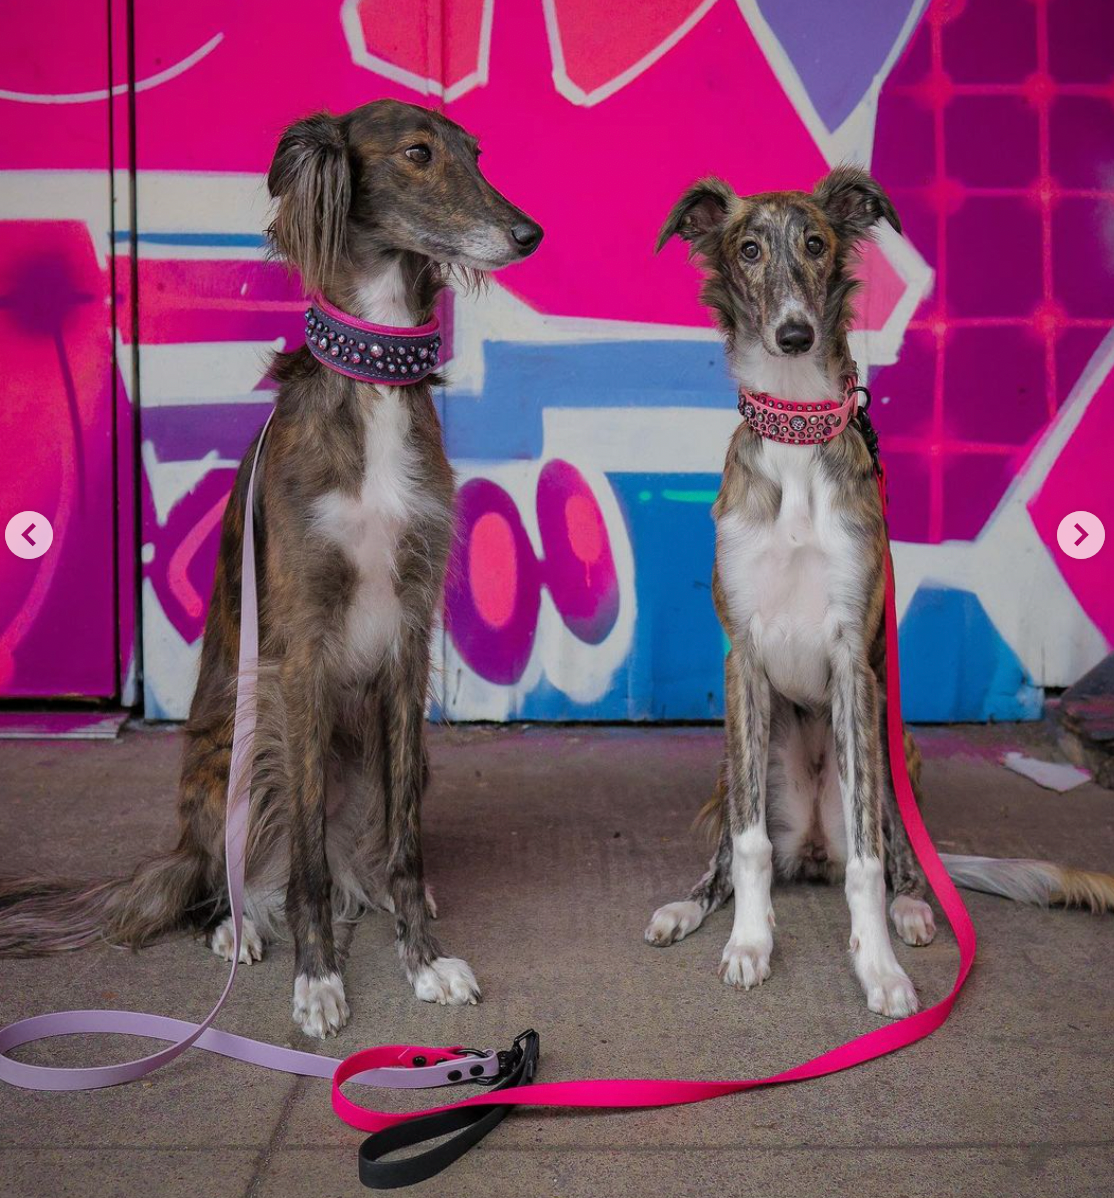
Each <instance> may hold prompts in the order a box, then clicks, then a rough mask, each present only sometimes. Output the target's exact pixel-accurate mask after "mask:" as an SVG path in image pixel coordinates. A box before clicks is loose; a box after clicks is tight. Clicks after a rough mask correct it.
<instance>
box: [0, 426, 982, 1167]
mask: <svg viewBox="0 0 1114 1198" xmlns="http://www.w3.org/2000/svg"><path fill="white" fill-rule="evenodd" d="M269 424H270V419H269V418H268V422H267V424H265V425H264V427H263V431H262V432H261V433H260V436H259V440H258V442H257V444H256V451H255V458H254V460H253V462H252V470H251V476H250V479H249V483H248V491H247V500H246V508H245V512H244V538H243V569H242V578H243V581H242V584H241V586H242V590H241V604H240V607H241V614H240V654H239V681H238V687H237V704H236V721H235V729H234V735H233V742H232V760H231V767H230V770H229V782H228V810H227V821H226V828H225V859H226V871H227V880H228V896H229V905H230V907H231V914H232V922H233V927H234V931H235V936H234V944H233V958H232V967H231V970H230V971H229V975H228V981H227V983H226V984H225V987H224V991H223V992H222V994H221V996H220V998H219V999H218V1001H217V1003H216V1005H215V1006H214V1007H213V1009H212V1010H211V1011H210V1012H209V1014H208V1015H207V1016H206V1017H205V1018H204V1019H203V1020H202V1021H201V1022H200V1023H197V1024H192V1023H187V1022H185V1021H183V1020H179V1019H171V1018H169V1017H166V1016H160V1015H149V1014H145V1013H142V1012H135V1011H60V1012H56V1013H54V1014H50V1015H38V1016H34V1017H32V1018H30V1019H23V1020H20V1021H18V1022H17V1023H12V1024H9V1025H8V1026H7V1027H5V1028H2V1029H0V1081H4V1082H7V1083H9V1084H10V1085H15V1086H21V1087H24V1088H25V1089H30V1090H94V1089H100V1088H101V1087H104V1086H114V1085H119V1084H120V1083H122V1082H130V1081H135V1080H136V1079H137V1078H141V1077H144V1076H146V1075H147V1074H149V1073H151V1072H153V1071H154V1070H156V1069H158V1068H160V1067H161V1066H163V1065H165V1064H167V1063H168V1062H170V1061H172V1060H174V1058H175V1057H177V1056H180V1055H181V1054H182V1053H183V1052H185V1050H186V1049H187V1048H190V1047H197V1048H203V1049H205V1050H207V1051H209V1052H216V1053H220V1054H222V1055H224V1056H229V1057H233V1058H235V1059H237V1060H241V1061H247V1062H249V1063H251V1064H256V1065H262V1066H265V1067H266V1068H269V1069H279V1070H284V1071H286V1072H289V1073H297V1074H302V1075H304V1076H308V1077H332V1079H333V1089H332V1102H333V1110H334V1111H335V1112H336V1114H337V1115H338V1116H339V1117H340V1118H341V1119H343V1120H344V1122H346V1123H348V1124H350V1125H351V1126H352V1127H356V1128H359V1129H361V1130H363V1131H369V1132H374V1133H378V1134H376V1135H373V1136H372V1137H371V1139H370V1140H369V1141H368V1142H367V1143H365V1145H364V1148H363V1149H362V1150H361V1158H360V1174H361V1178H362V1180H364V1182H365V1183H366V1184H368V1185H372V1186H376V1187H382V1188H391V1187H394V1186H399V1185H406V1184H409V1183H410V1182H411V1181H416V1180H421V1179H422V1178H425V1177H429V1176H432V1175H433V1174H434V1173H436V1172H439V1171H440V1169H442V1168H444V1167H445V1165H447V1164H449V1163H451V1161H452V1160H454V1159H456V1157H457V1156H459V1155H460V1154H461V1153H462V1152H464V1151H466V1150H467V1148H469V1147H471V1145H472V1144H473V1143H475V1142H477V1141H478V1140H479V1139H480V1138H482V1136H483V1135H485V1134H486V1133H487V1131H490V1130H491V1127H492V1126H494V1125H495V1123H497V1122H498V1121H499V1119H501V1118H502V1116H503V1115H504V1114H505V1113H506V1112H507V1110H509V1109H510V1107H512V1106H516V1105H521V1106H565V1107H612V1108H617V1107H654V1106H677V1105H681V1104H684V1103H691V1102H703V1101H704V1100H705V1099H709V1098H719V1097H721V1096H723V1095H726V1094H735V1093H737V1092H739V1091H740V1090H750V1089H754V1088H755V1087H758V1086H772V1085H780V1084H782V1083H784V1082H796V1081H805V1080H807V1079H809V1078H814V1077H823V1076H824V1075H825V1074H829V1073H838V1072H840V1071H841V1070H843V1069H850V1068H852V1067H853V1066H855V1065H860V1064H862V1063H863V1062H864V1061H870V1060H874V1059H875V1058H876V1057H881V1056H885V1055H886V1054H887V1053H890V1052H895V1051H896V1050H897V1049H899V1048H904V1047H905V1046H906V1045H908V1044H913V1043H915V1042H916V1041H917V1040H922V1039H923V1038H924V1037H925V1036H927V1035H929V1034H930V1033H932V1032H934V1031H935V1030H936V1029H937V1028H938V1027H939V1026H940V1025H941V1024H942V1023H943V1022H944V1021H945V1020H946V1019H947V1017H948V1015H949V1014H950V1013H951V1009H952V1006H953V1005H954V1003H955V1000H956V997H957V996H958V994H959V991H960V989H961V988H962V986H963V983H964V982H965V981H966V980H967V976H968V974H969V973H970V971H971V966H972V964H973V962H974V959H975V930H974V927H973V926H972V923H971V917H970V916H969V915H968V913H967V909H966V907H965V906H964V905H963V901H962V900H961V899H960V897H959V894H958V892H957V891H956V889H955V886H954V885H953V884H952V881H951V879H950V878H949V877H948V875H947V872H946V871H945V869H944V866H943V864H942V863H941V861H940V858H939V857H938V856H937V854H936V849H935V848H934V847H933V844H932V841H931V839H930V838H929V835H928V832H927V831H926V829H925V826H924V823H923V821H922V820H921V815H920V811H919V809H918V807H917V801H916V798H915V796H914V794H913V789H912V786H911V785H910V782H909V777H908V773H907V772H906V769H905V745H904V731H903V725H902V719H901V702H900V678H899V674H898V639H897V611H896V607H895V601H894V584H893V566H892V563H891V561H890V558H889V556H888V555H887V557H886V613H885V619H886V653H887V678H886V688H887V700H888V701H887V717H888V727H887V734H888V737H889V747H890V762H891V768H892V772H893V782H894V790H895V792H896V795H897V803H898V807H899V809H900V811H901V816H902V819H903V820H904V821H905V828H906V831H907V832H908V834H909V839H910V841H911V843H912V845H913V849H914V851H915V852H916V855H917V859H918V860H919V861H920V864H921V867H922V869H923V870H924V872H925V875H926V877H927V878H928V881H929V884H930V885H931V887H932V889H933V892H934V893H935V895H936V898H937V900H938V901H939V903H940V906H941V907H942V908H943V910H944V914H945V915H946V916H947V919H948V922H949V923H950V924H951V926H952V930H953V931H954V933H955V937H956V940H957V942H958V944H959V955H960V963H959V971H958V973H957V975H956V979H955V984H954V986H953V987H952V990H951V992H950V993H949V994H948V996H947V997H946V998H944V999H942V1000H941V1001H940V1002H938V1003H936V1004H935V1005H934V1006H931V1007H929V1008H928V1009H927V1010H924V1011H919V1012H918V1013H917V1014H915V1015H910V1016H908V1017H907V1018H905V1019H901V1020H899V1021H897V1022H896V1023H891V1024H888V1025H887V1026H885V1027H881V1028H878V1029H877V1030H876V1031H873V1032H869V1033H868V1034H866V1035H864V1036H859V1037H857V1038H856V1039H854V1040H851V1041H849V1042H848V1043H847V1044H843V1045H841V1046H840V1047H839V1048H834V1049H832V1050H830V1051H829V1052H825V1053H822V1054H821V1055H820V1056H818V1057H814V1058H813V1059H812V1060H810V1061H806V1062H804V1063H803V1064H801V1065H796V1066H794V1067H793V1068H792V1069H787V1070H785V1071H783V1072H781V1073H776V1074H773V1075H771V1076H770V1077H764V1078H750V1079H744V1080H740V1081H668V1080H660V1079H654V1078H647V1079H628V1078H606V1079H598V1080H589V1081H565V1082H546V1083H543V1084H539V1085H534V1084H530V1083H531V1081H532V1077H533V1072H534V1068H535V1065H536V1059H537V1057H536V1053H537V1036H536V1034H535V1033H524V1034H523V1036H522V1037H519V1039H518V1040H516V1042H515V1048H514V1049H513V1050H512V1051H511V1052H508V1053H495V1052H493V1051H484V1052H474V1051H470V1050H466V1049H463V1048H460V1047H453V1048H439V1047H423V1046H421V1045H402V1044H395V1045H381V1046H379V1047H377V1048H369V1049H365V1050H363V1051H362V1052H357V1053H354V1054H353V1055H352V1056H350V1057H348V1058H347V1059H345V1060H343V1061H337V1060H335V1059H333V1058H330V1057H323V1056H317V1055H315V1054H313V1053H307V1052H298V1051H296V1050H294V1049H288V1048H280V1047H278V1046H276V1045H272V1044H266V1043H263V1042H261V1041H258V1040H252V1039H249V1038H248V1037H246V1036H234V1035H231V1034H229V1033H227V1032H222V1031H219V1030H218V1029H216V1028H214V1027H212V1024H213V1022H214V1020H215V1019H216V1017H217V1015H218V1014H219V1012H220V1010H221V1008H222V1007H223V1005H224V1003H225V1001H226V1000H227V998H228V996H229V994H230V993H231V992H232V987H233V984H234V982H235V980H236V969H237V963H238V961H239V956H240V942H241V937H242V926H243V905H244V867H245V862H244V846H245V843H246V838H247V830H248V811H249V795H250V785H251V764H252V761H253V757H254V746H255V724H256V692H255V669H256V663H257V659H258V656H259V623H258V606H257V595H256V573H255V537H254V511H253V506H254V493H255V473H256V469H257V468H258V465H259V459H260V453H261V449H262V445H263V439H264V437H265V435H266V431H267V427H268V425H269ZM878 489H879V494H880V496H881V501H882V510H883V514H885V510H886V489H885V477H884V474H883V473H882V472H879V476H878ZM91 1032H92V1033H96V1032H116V1033H120V1032H123V1033H126V1034H129V1035H135V1036H147V1037H149V1038H153V1039H161V1040H166V1041H168V1042H169V1043H168V1046H167V1047H166V1048H163V1049H161V1050H159V1051H158V1052H155V1053H152V1054H150V1055H148V1056H145V1057H141V1058H139V1059H137V1060H133V1061H124V1062H120V1063H118V1064H113V1065H99V1066H94V1067H89V1068H74V1069H63V1068H57V1067H48V1066H42V1065H30V1064H26V1063H23V1062H20V1061H15V1060H13V1059H12V1058H11V1057H10V1056H8V1055H7V1054H8V1053H9V1052H10V1050H11V1049H13V1048H16V1047H18V1046H20V1045H23V1044H29V1043H32V1042H33V1041H36V1040H43V1039H47V1038H50V1037H52V1036H64V1035H74V1034H78V1033H91ZM348 1081H355V1082H357V1083H359V1084H365V1085H379V1086H386V1087H396V1088H397V1087H405V1088H416V1087H426V1086H438V1085H445V1084H453V1083H456V1082H461V1081H478V1082H481V1083H484V1082H486V1083H488V1084H492V1083H494V1084H493V1087H492V1089H491V1090H489V1091H487V1092H485V1093H480V1094H477V1095H475V1096H473V1097H471V1098H468V1099H465V1100H464V1101H462V1102H458V1103H450V1104H447V1105H445V1106H440V1107H433V1108H431V1109H429V1110H426V1111H414V1112H411V1113H407V1114H392V1113H388V1112H386V1111H376V1110H371V1109H369V1108H367V1107H364V1106H360V1105H359V1104H357V1103H355V1102H353V1101H352V1100H351V1099H349V1098H348V1097H347V1096H346V1095H345V1094H344V1093H343V1092H342V1090H341V1087H342V1085H344V1083H345V1082H348ZM519 1082H521V1083H524V1084H508V1083H519ZM485 1107H487V1108H494V1109H492V1110H490V1111H488V1112H484V1111H483V1110H482V1109H476V1108H485ZM422 1125H425V1129H428V1130H427V1132H426V1134H421V1133H420V1132H419V1131H418V1128H419V1127H422ZM449 1131H455V1132H457V1133H458V1134H457V1136H456V1137H455V1140H456V1141H457V1143H455V1144H445V1145H443V1146H441V1147H439V1148H436V1149H432V1150H429V1151H427V1152H425V1153H424V1154H421V1157H422V1160H423V1163H422V1164H421V1165H420V1166H419V1164H418V1159H417V1158H411V1159H410V1160H408V1161H399V1162H394V1163H391V1162H383V1161H380V1160H379V1157H381V1156H382V1155H383V1154H384V1153H386V1152H390V1151H392V1150H393V1149H395V1148H397V1147H401V1146H404V1145H407V1144H414V1143H419V1142H421V1141H422V1140H424V1139H427V1138H431V1137H433V1136H442V1135H444V1134H446V1133H447V1132H449ZM411 1162H413V1163H411Z"/></svg>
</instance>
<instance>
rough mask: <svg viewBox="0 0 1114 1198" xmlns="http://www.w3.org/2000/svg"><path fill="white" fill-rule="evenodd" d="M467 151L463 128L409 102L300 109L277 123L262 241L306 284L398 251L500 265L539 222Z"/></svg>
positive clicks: (339, 276) (335, 277) (471, 143)
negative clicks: (336, 112)
mask: <svg viewBox="0 0 1114 1198" xmlns="http://www.w3.org/2000/svg"><path fill="white" fill-rule="evenodd" d="M478 159H479V146H478V144H477V142H476V139H475V138H474V137H473V136H472V135H471V134H470V133H468V132H466V131H465V130H464V129H462V128H461V127H460V126H459V125H456V124H454V123H453V122H452V121H450V120H448V119H447V118H446V117H443V116H442V115H441V114H440V113H437V112H431V111H430V110H429V109H426V108H418V107H417V106H416V105H413V104H402V103H400V102H398V101H396V100H377V101H375V102H374V103H372V104H365V105H364V106H363V107H362V108H357V109H355V110H354V111H352V112H349V113H346V114H345V115H343V116H332V115H330V114H329V113H317V114H315V115H313V116H309V117H306V118H305V119H304V120H300V121H297V122H295V123H294V124H293V125H291V126H290V128H289V129H287V130H286V132H285V133H284V134H283V136H282V139H281V141H280V142H279V145H278V149H277V150H276V151H275V157H274V161H273V162H272V163H271V170H270V173H269V174H268V176H267V186H268V188H269V189H270V192H271V195H272V197H274V198H275V199H276V200H277V201H278V206H277V209H276V212H275V218H274V222H273V224H272V225H271V227H270V229H269V230H268V234H269V236H270V239H271V242H272V244H273V245H274V247H275V248H276V249H277V251H278V252H279V253H280V254H281V255H282V256H283V257H284V258H286V259H287V261H288V262H290V263H291V264H292V265H294V266H296V267H297V268H298V270H299V271H300V272H301V275H302V278H303V279H304V281H305V284H306V288H307V290H309V291H311V292H321V291H327V290H328V289H330V288H331V287H333V286H335V285H337V284H338V282H341V281H348V280H351V279H352V278H354V277H358V276H360V275H361V274H363V273H365V272H366V271H367V270H369V269H372V268H374V267H376V266H378V265H379V264H381V262H382V260H383V258H384V257H386V256H390V255H397V254H404V253H412V254H418V255H421V256H422V257H424V258H428V259H432V260H433V261H434V262H438V263H443V264H446V265H457V266H464V267H469V268H471V269H473V270H480V271H487V270H496V269H498V268H499V267H501V266H506V265H507V264H508V263H511V262H515V261H517V260H518V259H520V258H525V257H527V256H528V255H529V254H532V253H533V252H534V250H535V249H537V247H538V244H539V242H540V241H541V239H542V230H541V227H540V226H539V225H538V224H536V223H535V222H534V221H532V220H531V219H530V218H529V217H528V216H527V215H526V214H525V213H524V212H523V211H522V210H521V209H520V208H516V207H515V206H514V205H513V204H511V203H510V202H509V201H508V200H506V199H504V198H503V196H501V195H500V194H499V192H497V191H496V190H495V188H494V187H492V186H491V184H490V183H488V182H487V180H486V179H485V178H484V177H483V175H482V173H481V172H480V168H479V162H478Z"/></svg>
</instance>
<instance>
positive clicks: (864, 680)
mask: <svg viewBox="0 0 1114 1198" xmlns="http://www.w3.org/2000/svg"><path fill="white" fill-rule="evenodd" d="M833 642H834V647H833V652H832V662H831V668H832V678H831V688H832V730H833V733H834V740H835V750H836V765H837V768H838V769H839V785H840V795H841V798H842V803H843V818H844V823H845V826H846V829H847V880H846V889H847V905H848V907H849V908H850V911H851V942H850V948H851V958H852V960H853V962H854V965H855V973H856V974H857V975H858V978H859V981H860V983H861V984H862V987H863V990H864V991H865V992H866V1001H867V1006H868V1007H870V1009H871V1010H872V1011H875V1012H877V1013H878V1014H879V1015H889V1016H891V1017H893V1018H899V1017H901V1016H903V1015H911V1014H912V1013H913V1012H914V1011H915V1010H916V1009H917V994H916V991H915V990H914V989H913V983H912V982H910V980H909V978H908V976H907V975H906V973H905V971H904V970H903V969H902V968H901V966H900V965H899V964H898V963H897V958H896V957H895V956H894V950H893V945H892V944H891V943H890V933H889V927H888V926H887V923H886V876H885V869H884V866H883V862H882V744H881V738H880V736H879V726H878V680H877V679H876V678H875V676H874V672H873V671H872V670H871V669H870V666H869V664H868V662H867V660H866V654H865V653H864V652H863V651H862V647H861V646H860V645H858V644H856V643H855V640H854V638H853V637H851V636H850V635H848V634H846V633H844V632H842V631H837V633H836V635H835V637H834V638H833Z"/></svg>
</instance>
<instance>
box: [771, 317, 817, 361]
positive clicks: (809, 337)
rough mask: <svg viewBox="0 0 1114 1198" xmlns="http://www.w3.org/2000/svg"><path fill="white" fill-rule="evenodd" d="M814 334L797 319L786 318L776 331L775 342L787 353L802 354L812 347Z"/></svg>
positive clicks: (814, 338)
mask: <svg viewBox="0 0 1114 1198" xmlns="http://www.w3.org/2000/svg"><path fill="white" fill-rule="evenodd" d="M815 340H816V334H815V333H814V332H813V331H812V329H811V328H810V327H809V326H808V325H807V324H804V323H802V322H801V321H797V320H787V321H786V322H785V324H783V325H781V326H780V327H779V328H778V331H777V343H778V345H779V346H780V347H781V349H782V351H783V352H784V353H787V354H803V353H806V352H807V351H808V350H810V349H812V343H813V341H815Z"/></svg>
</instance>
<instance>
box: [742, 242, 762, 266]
mask: <svg viewBox="0 0 1114 1198" xmlns="http://www.w3.org/2000/svg"><path fill="white" fill-rule="evenodd" d="M760 253H761V250H759V248H758V242H757V241H744V242H743V257H744V258H745V259H746V260H747V261H748V262H754V261H755V260H756V259H757V257H758V255H759V254H760Z"/></svg>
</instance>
